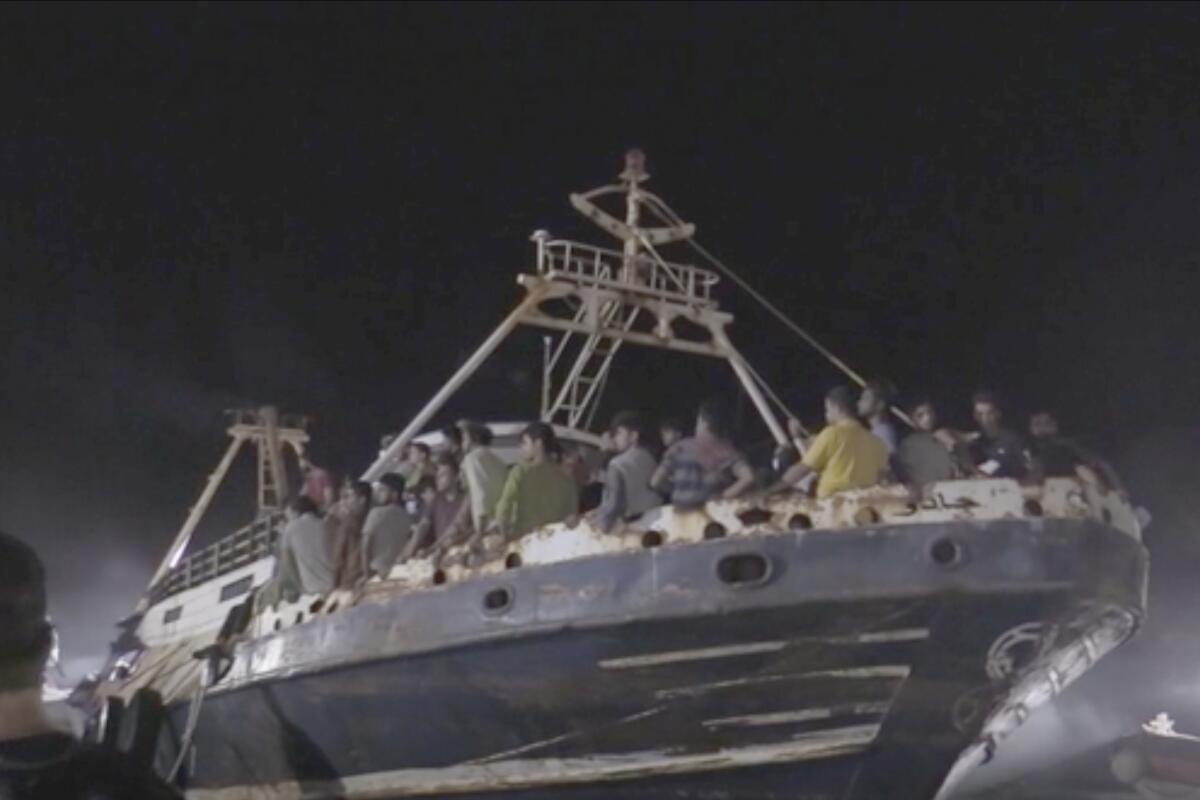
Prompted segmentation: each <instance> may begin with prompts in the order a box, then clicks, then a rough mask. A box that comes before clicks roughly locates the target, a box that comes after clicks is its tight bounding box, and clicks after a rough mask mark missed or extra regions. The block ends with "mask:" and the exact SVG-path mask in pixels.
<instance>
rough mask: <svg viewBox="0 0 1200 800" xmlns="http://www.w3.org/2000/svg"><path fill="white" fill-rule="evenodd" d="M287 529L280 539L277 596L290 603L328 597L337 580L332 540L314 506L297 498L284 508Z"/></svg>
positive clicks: (285, 527) (302, 498)
mask: <svg viewBox="0 0 1200 800" xmlns="http://www.w3.org/2000/svg"><path fill="white" fill-rule="evenodd" d="M286 514H287V525H285V526H284V528H283V533H282V534H281V535H280V538H279V568H278V570H277V580H278V583H279V592H280V596H281V597H282V598H283V599H285V600H288V601H293V600H295V598H297V597H299V596H300V595H305V594H321V595H324V594H329V592H331V591H333V586H334V582H335V580H336V577H337V563H336V561H335V559H334V553H333V538H332V537H331V536H330V535H329V532H328V530H327V529H326V527H325V520H323V519H322V518H321V512H320V511H319V510H318V509H317V504H316V503H314V502H313V501H312V500H311V499H310V498H309V497H307V496H305V495H300V496H299V497H297V498H296V499H294V500H292V502H290V503H288V507H287V512H286Z"/></svg>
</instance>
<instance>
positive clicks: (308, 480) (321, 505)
mask: <svg viewBox="0 0 1200 800" xmlns="http://www.w3.org/2000/svg"><path fill="white" fill-rule="evenodd" d="M300 472H301V474H303V475H304V485H303V486H302V487H301V489H300V494H302V495H304V496H305V497H307V498H308V499H309V500H312V501H313V503H315V504H316V506H317V508H318V509H320V510H321V511H324V510H325V509H327V508H329V506H331V505H333V501H334V495H335V494H336V492H337V490H336V488H335V487H334V481H333V475H332V474H331V473H330V472H329V470H327V469H321V468H320V467H318V466H317V465H316V464H314V463H313V462H312V458H311V456H310V453H309V452H308V451H305V452H303V453H301V454H300Z"/></svg>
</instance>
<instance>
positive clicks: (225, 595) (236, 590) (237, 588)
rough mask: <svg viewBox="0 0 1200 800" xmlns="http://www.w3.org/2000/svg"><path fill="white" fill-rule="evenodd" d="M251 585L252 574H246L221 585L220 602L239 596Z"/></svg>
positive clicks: (252, 581) (252, 582)
mask: <svg viewBox="0 0 1200 800" xmlns="http://www.w3.org/2000/svg"><path fill="white" fill-rule="evenodd" d="M253 585H254V576H253V575H247V576H246V577H244V578H242V579H241V580H236V581H234V582H233V583H227V584H225V585H224V586H222V587H221V602H224V601H226V600H228V599H229V598H231V597H241V596H242V595H244V594H245V593H246V592H248V591H250V587H251V586H253Z"/></svg>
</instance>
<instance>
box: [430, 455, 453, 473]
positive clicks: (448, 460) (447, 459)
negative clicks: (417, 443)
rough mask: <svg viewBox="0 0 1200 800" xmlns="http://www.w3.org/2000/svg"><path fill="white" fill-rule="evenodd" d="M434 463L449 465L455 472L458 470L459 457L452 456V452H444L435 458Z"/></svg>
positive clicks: (435, 464)
mask: <svg viewBox="0 0 1200 800" xmlns="http://www.w3.org/2000/svg"><path fill="white" fill-rule="evenodd" d="M433 465H434V466H435V467H449V468H450V469H452V470H454V471H455V472H458V459H457V458H455V457H454V456H452V455H451V454H450V453H442V454H441V455H439V456H438V457H437V458H435V459H434V460H433Z"/></svg>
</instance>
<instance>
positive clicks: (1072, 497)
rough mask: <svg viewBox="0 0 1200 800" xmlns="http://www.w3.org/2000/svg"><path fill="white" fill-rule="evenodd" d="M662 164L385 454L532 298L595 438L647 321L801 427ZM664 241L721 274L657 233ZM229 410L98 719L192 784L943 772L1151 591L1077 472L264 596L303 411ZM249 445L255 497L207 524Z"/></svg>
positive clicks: (813, 780) (727, 503)
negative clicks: (265, 601) (232, 514)
mask: <svg viewBox="0 0 1200 800" xmlns="http://www.w3.org/2000/svg"><path fill="white" fill-rule="evenodd" d="M647 177H648V176H647V174H646V170H645V162H644V159H643V157H642V156H641V154H640V153H637V152H634V153H631V154H630V155H629V156H628V157H627V160H626V165H625V170H624V171H623V172H622V173H621V175H620V178H619V180H618V181H617V182H616V183H614V184H612V185H607V186H603V187H600V188H599V189H595V190H592V191H590V192H586V193H582V194H575V195H571V202H572V205H573V206H574V207H575V208H576V209H577V210H578V211H579V212H581V213H582V214H583V215H584V216H586V217H587V218H588V219H589V220H591V221H592V222H594V223H596V224H597V225H598V226H599V227H600V228H602V229H603V230H604V231H605V232H607V233H608V234H610V235H612V236H613V237H615V238H616V239H617V240H619V243H620V244H619V247H613V248H604V247H599V246H594V245H591V244H585V243H582V242H578V241H571V240H566V239H560V238H555V237H552V236H551V235H550V234H548V233H546V232H544V231H539V232H537V233H535V234H534V236H533V240H532V241H533V249H534V251H535V252H534V256H533V261H534V268H533V269H532V270H530V271H528V272H527V273H524V274H521V275H519V276H518V278H517V280H518V282H519V283H520V285H521V286H522V287H523V289H524V291H525V296H524V298H523V299H522V300H521V301H520V302H519V304H518V305H517V307H516V308H515V309H513V310H512V311H511V313H510V314H509V315H508V316H507V317H506V318H504V319H503V321H502V322H501V323H500V324H499V326H498V327H497V328H496V330H495V331H494V332H493V333H492V334H491V335H490V336H489V337H488V338H487V339H486V340H485V341H484V342H483V343H482V344H481V345H480V347H479V348H478V350H476V351H475V352H474V354H473V355H472V356H471V357H470V358H468V359H467V360H466V362H465V363H463V364H462V366H461V367H460V368H459V369H458V370H457V371H456V372H455V373H454V374H453V375H452V376H450V378H449V379H448V380H447V382H446V383H445V385H444V386H443V387H442V388H441V389H440V390H439V391H438V392H437V393H436V394H435V395H434V397H432V398H431V400H430V401H429V402H428V404H427V405H426V406H425V407H424V408H423V409H422V410H421V412H420V413H419V414H418V415H417V416H416V417H415V418H414V419H413V420H412V421H411V422H410V423H409V424H408V425H407V426H406V427H405V428H404V429H403V430H402V431H400V432H399V434H398V435H397V436H395V437H394V438H393V439H392V440H391V442H390V443H389V444H388V446H387V447H385V448H384V449H383V450H382V451H381V452H380V453H379V454H378V457H377V458H376V459H375V461H374V463H372V464H371V465H370V466H369V467H368V468H367V469H366V471H365V473H364V475H363V477H364V479H366V480H375V479H377V478H379V477H380V476H381V475H383V474H385V473H387V472H388V471H390V470H392V469H394V468H395V465H396V463H397V460H398V458H399V457H400V454H401V453H402V451H403V449H404V448H405V446H406V445H408V444H409V443H411V442H412V441H414V440H415V439H416V438H418V437H420V436H423V435H426V436H427V435H429V431H430V430H431V425H432V424H433V423H434V422H435V419H436V417H437V415H438V414H439V412H440V411H441V410H442V409H443V407H444V404H445V402H446V400H447V399H448V398H449V397H450V396H451V395H452V394H453V393H454V392H456V391H458V390H459V389H460V388H461V387H462V386H463V385H464V384H465V383H466V382H467V381H468V379H469V378H470V377H471V376H472V374H473V373H474V372H475V371H476V370H477V369H478V368H479V366H480V364H482V363H483V362H484V361H485V360H486V359H488V358H490V357H492V356H493V354H494V353H495V351H496V350H497V348H498V347H500V345H501V344H502V342H503V341H504V340H505V339H506V338H507V337H508V336H509V335H510V334H511V333H512V332H513V331H514V330H516V329H518V328H522V327H525V326H533V327H537V328H540V329H543V330H547V331H550V332H551V333H552V334H553V335H554V336H556V337H557V338H556V339H554V340H553V341H552V342H550V344H549V345H548V347H547V349H546V353H545V357H544V363H543V365H542V366H543V378H544V381H543V384H544V386H543V392H542V399H541V408H540V409H539V411H540V413H539V415H538V416H539V417H540V418H541V419H542V420H544V421H547V422H549V423H552V424H553V425H554V426H555V427H556V429H557V430H558V432H559V434H560V436H562V437H563V438H564V439H566V440H568V441H569V442H572V443H573V444H575V445H576V446H578V447H580V448H587V447H595V446H597V445H598V444H599V441H600V440H599V437H598V436H597V432H596V430H595V428H594V427H593V426H591V425H590V421H591V420H592V419H593V418H594V417H595V415H596V409H597V408H598V404H599V402H600V396H601V393H602V392H603V390H604V388H605V386H606V384H607V383H608V378H609V375H610V371H611V367H612V364H613V361H614V359H615V358H616V357H618V356H619V353H620V352H621V350H622V348H623V347H624V346H626V345H629V346H635V345H636V346H644V347H650V348H654V349H656V350H659V351H661V352H662V353H663V354H664V355H667V356H669V355H672V354H685V355H699V356H704V357H707V358H708V359H709V360H710V362H711V363H712V364H713V365H714V368H722V367H724V366H727V368H729V369H731V370H732V373H733V375H734V376H736V379H737V380H738V381H739V383H740V385H741V386H742V387H743V388H744V389H745V392H746V395H747V397H748V398H749V400H750V402H751V403H752V405H753V407H754V409H756V411H757V412H758V415H759V416H760V417H761V419H762V422H763V424H764V426H765V428H766V430H768V431H769V432H770V433H771V435H772V436H773V438H774V439H775V440H776V441H779V442H786V441H787V440H788V436H789V434H788V432H787V431H786V430H785V426H784V425H783V424H782V422H781V420H782V419H784V417H783V415H782V413H781V409H780V405H781V404H780V402H779V399H778V397H777V396H776V395H775V394H774V393H773V392H771V391H770V389H769V387H767V386H766V384H765V383H764V381H763V380H762V379H761V377H760V376H759V373H757V372H756V371H755V370H754V369H753V368H752V367H751V365H750V364H749V362H748V361H747V360H746V358H745V357H744V356H743V354H742V353H741V352H740V351H739V350H738V349H737V348H736V346H735V344H734V341H733V339H732V338H731V336H730V333H729V331H730V329H731V326H732V323H733V318H732V316H731V315H730V314H729V313H727V312H726V311H723V310H722V309H721V308H720V306H719V305H718V298H717V292H718V286H719V283H720V278H721V277H722V273H726V274H728V273H727V270H728V268H727V267H725V266H724V265H723V264H721V263H720V262H719V261H717V260H716V259H713V258H711V256H709V254H708V252H707V251H706V250H704V248H702V247H701V246H700V245H699V244H698V243H696V241H695V239H694V233H695V228H694V226H693V225H691V224H689V223H685V222H683V221H682V219H681V218H680V217H679V216H678V215H676V214H675V212H674V211H672V210H671V209H670V207H669V206H667V204H666V203H665V202H664V201H663V200H662V199H661V198H659V197H658V196H656V195H655V194H653V193H651V192H650V191H648V190H647V188H646V186H645V185H644V184H645V181H646V179H647ZM622 199H623V201H624V209H623V211H624V213H623V214H622V213H621V210H620V209H616V210H613V211H610V210H606V209H607V208H609V206H611V205H613V204H619V203H620V201H621V200H622ZM671 245H675V246H677V247H685V246H686V247H690V248H691V251H692V252H693V253H696V254H699V255H701V256H703V257H705V258H706V259H708V260H709V261H710V263H711V265H712V266H714V269H707V268H702V267H698V266H693V265H691V264H684V263H680V262H677V261H669V260H667V259H666V258H665V257H664V256H663V255H662V253H661V252H660V250H665V249H666V248H667V247H668V246H671ZM721 362H724V365H722V363H721ZM645 380H653V376H652V375H647V376H645ZM495 429H496V430H497V431H498V432H499V433H501V434H503V435H509V436H511V435H513V434H514V433H515V432H516V431H517V430H519V428H517V427H515V426H512V425H509V426H508V427H504V426H502V425H497V426H496V428H495ZM229 433H230V435H231V437H232V441H231V443H230V448H229V450H227V451H226V454H225V457H224V458H223V459H222V460H221V463H220V465H219V467H218V469H217V470H216V471H215V472H214V473H213V474H212V476H211V477H210V478H209V481H208V483H207V484H206V486H205V489H204V492H203V493H202V495H201V497H200V500H199V502H197V504H196V505H195V506H194V507H193V509H192V511H191V513H190V514H189V516H188V518H187V521H186V523H185V524H184V526H183V528H182V529H181V530H180V532H179V534H178V535H177V536H176V538H175V540H174V541H173V542H172V543H171V546H170V547H169V548H167V552H166V555H165V558H164V560H163V563H162V565H161V567H160V569H159V570H158V572H157V573H156V574H155V575H154V578H153V580H152V582H151V584H150V586H149V588H148V590H147V592H146V595H145V597H144V598H143V600H142V602H141V604H140V605H139V607H138V608H137V610H136V612H135V613H134V614H132V615H131V616H130V617H129V618H128V619H126V620H124V621H123V622H122V626H121V630H122V635H121V636H120V637H119V639H118V641H117V643H116V644H115V645H114V651H113V655H112V658H111V659H110V663H109V665H108V667H107V668H106V672H105V674H104V675H102V676H101V678H102V680H101V681H100V682H99V684H98V686H97V687H96V689H95V691H94V693H93V697H94V702H95V716H94V718H93V721H92V725H91V729H92V731H93V735H95V736H97V737H98V738H101V739H104V740H107V741H112V742H114V743H117V744H118V745H119V746H121V747H122V748H124V749H126V750H127V751H129V752H131V753H133V754H135V756H136V757H138V758H142V759H145V761H146V762H147V763H151V764H153V765H154V766H155V768H156V769H158V770H159V771H160V772H161V773H162V774H164V775H166V776H168V777H169V778H170V779H171V780H173V781H175V782H177V783H178V784H179V785H180V786H181V787H183V788H184V789H185V790H186V793H187V796H188V797H189V798H191V800H235V799H239V798H247V799H249V798H264V799H268V798H269V799H270V800H284V798H289V799H291V798H353V799H354V800H365V799H366V798H398V797H434V796H437V797H456V798H481V799H482V798H488V799H489V800H493V799H498V798H530V799H532V798H556V799H560V798H681V799H683V798H695V799H697V800H698V799H700V798H705V799H707V798H761V799H762V800H766V799H767V798H780V799H782V798H788V800H797V799H798V798H805V799H806V800H818V799H820V800H834V798H836V799H837V800H862V799H864V798H893V799H896V800H903V799H904V798H912V799H913V800H929V798H932V797H935V796H937V795H938V794H939V793H941V794H942V795H945V794H947V793H949V792H950V791H951V790H952V789H953V786H954V785H955V784H956V782H957V781H958V780H959V779H960V778H961V777H962V776H963V775H964V774H966V773H967V772H968V771H969V770H970V769H971V768H972V766H973V765H976V764H978V763H981V762H982V761H984V760H986V759H987V758H989V757H990V756H991V755H992V754H994V753H995V752H996V751H997V749H998V748H1002V747H1003V746H1004V740H1005V737H1006V736H1007V735H1008V734H1009V733H1010V732H1012V731H1013V730H1014V729H1015V728H1016V727H1017V726H1018V725H1020V723H1021V722H1022V720H1023V719H1024V718H1025V717H1026V715H1027V714H1028V713H1029V711H1030V709H1032V708H1034V707H1035V706H1037V705H1038V704H1040V703H1044V702H1047V701H1050V700H1052V698H1053V697H1054V696H1055V695H1056V694H1057V693H1058V692H1060V691H1061V690H1062V689H1063V688H1064V687H1065V686H1067V685H1068V684H1070V683H1071V682H1072V681H1073V680H1075V679H1076V678H1078V677H1079V676H1080V675H1081V674H1083V673H1084V672H1085V671H1087V670H1088V669H1089V668H1090V667H1092V666H1093V665H1094V664H1095V663H1096V662H1097V660H1098V659H1100V658H1101V657H1103V656H1104V655H1105V654H1106V653H1108V652H1109V651H1111V650H1112V649H1113V648H1115V647H1117V646H1118V645H1120V644H1121V643H1122V642H1124V641H1126V640H1127V639H1129V637H1131V636H1132V635H1133V634H1134V632H1135V631H1136V630H1137V628H1138V625H1139V622H1140V620H1141V618H1142V615H1143V610H1144V607H1145V598H1144V591H1145V586H1146V573H1147V559H1146V553H1145V550H1144V549H1143V547H1142V544H1141V533H1140V529H1139V525H1138V520H1137V518H1136V517H1135V515H1134V512H1133V510H1132V509H1131V508H1130V506H1129V505H1128V503H1127V502H1126V501H1125V500H1124V499H1123V498H1122V497H1121V496H1120V495H1119V494H1118V493H1117V492H1115V491H1112V490H1111V489H1110V488H1108V487H1106V486H1105V485H1103V484H1102V483H1101V482H1099V481H1096V480H1092V479H1089V478H1088V477H1087V476H1081V477H1079V478H1055V479H1047V480H1045V481H1043V482H1040V483H1037V484H1035V485H1022V484H1019V483H1018V482H1016V481H1014V480H1010V479H969V480H955V481H946V482H942V483H937V484H933V485H930V486H927V487H924V490H923V492H921V493H920V494H919V495H916V494H914V493H913V492H912V491H911V490H910V489H909V488H907V487H904V486H900V485H880V486H875V487H871V488H866V489H860V490H855V491H848V492H843V493H839V494H836V495H834V496H832V497H828V498H824V499H818V498H814V497H810V496H808V495H807V494H804V493H802V492H798V491H796V492H790V493H783V494H777V495H770V496H765V495H754V496H748V497H744V498H741V499H733V500H717V501H711V502H709V503H708V504H707V505H706V506H705V507H703V508H701V509H696V510H681V509H676V508H673V507H671V506H664V507H663V508H661V509H656V510H653V511H650V512H648V513H647V514H645V515H643V516H642V517H641V518H639V519H637V520H635V521H632V522H627V523H622V524H620V525H619V526H618V527H617V529H616V530H613V531H610V532H603V531H600V530H598V529H596V528H595V527H593V526H592V524H591V523H590V522H589V521H588V519H587V518H586V517H585V518H581V519H579V520H575V519H572V520H569V521H565V522H562V523H558V524H554V525H549V526H546V527H543V528H539V529H537V530H535V531H533V532H531V533H529V534H527V535H525V536H522V537H520V538H517V539H514V540H511V541H503V542H502V543H501V544H500V546H499V547H497V548H495V549H493V551H492V552H491V553H489V554H488V555H486V556H485V557H471V556H467V555H462V557H458V558H455V557H454V556H455V554H454V553H453V552H451V554H450V556H451V557H449V558H447V559H446V560H445V561H444V562H439V563H434V562H433V561H431V560H429V559H421V558H415V559H411V560H408V561H405V562H403V563H399V564H397V565H396V566H395V567H394V568H393V569H392V570H391V572H390V574H388V575H386V576H384V577H382V578H381V577H375V578H373V579H371V580H370V581H369V582H368V583H366V584H365V585H364V586H363V587H362V588H361V589H360V590H357V591H353V592H351V591H334V592H333V593H331V594H330V595H328V596H307V597H301V598H299V599H298V600H297V601H296V602H286V601H284V602H281V603H280V604H278V605H277V606H275V607H267V608H263V609H261V610H260V611H258V612H257V613H253V614H249V613H247V610H248V609H249V605H248V604H247V603H246V599H247V597H249V596H251V595H252V594H253V592H254V590H255V589H256V587H259V586H261V585H262V584H264V583H265V582H266V581H268V580H269V579H270V578H271V576H272V574H273V571H274V545H275V539H276V536H277V531H278V529H279V526H280V510H281V506H282V502H283V500H284V498H285V497H286V495H287V493H288V487H289V484H288V468H287V464H288V462H290V461H291V460H292V459H293V458H294V457H295V456H296V455H297V454H299V453H301V452H303V450H304V447H305V445H306V443H307V437H308V435H307V433H306V431H305V427H304V425H303V422H302V421H298V420H294V419H290V418H287V417H282V416H280V415H279V414H278V413H277V412H275V411H274V410H273V409H269V408H267V409H260V410H256V411H252V412H242V413H239V414H237V415H235V418H234V419H233V422H232V424H231V426H230V428H229ZM246 445H250V446H251V447H252V448H253V449H255V450H256V452H257V459H258V464H259V487H258V491H259V514H258V517H257V518H256V519H255V520H254V521H253V522H251V524H249V525H248V526H247V527H245V528H243V529H241V530H239V531H237V532H235V533H233V534H231V535H230V536H228V537H226V538H223V539H221V540H220V541H217V542H216V543H215V544H212V545H210V546H208V547H205V548H201V549H196V550H195V551H194V552H192V551H189V541H190V539H191V538H192V535H193V533H194V531H195V529H196V527H197V525H198V524H199V520H200V518H201V516H202V515H203V514H204V511H205V509H206V508H207V506H208V504H209V501H210V500H211V499H212V496H213V494H214V493H215V492H216V490H217V487H218V486H219V485H220V484H221V482H222V478H223V477H224V475H225V473H226V471H227V470H228V468H229V465H230V463H231V462H232V461H233V459H234V458H235V457H236V455H237V453H238V451H239V449H240V448H242V447H243V446H246ZM460 555H461V554H460ZM230 632H233V633H235V634H236V635H235V636H233V637H232V638H229V636H228V635H229V634H230ZM219 639H220V640H222V641H228V642H230V644H228V646H216V644H217V643H218V640H219Z"/></svg>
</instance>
